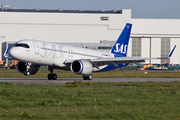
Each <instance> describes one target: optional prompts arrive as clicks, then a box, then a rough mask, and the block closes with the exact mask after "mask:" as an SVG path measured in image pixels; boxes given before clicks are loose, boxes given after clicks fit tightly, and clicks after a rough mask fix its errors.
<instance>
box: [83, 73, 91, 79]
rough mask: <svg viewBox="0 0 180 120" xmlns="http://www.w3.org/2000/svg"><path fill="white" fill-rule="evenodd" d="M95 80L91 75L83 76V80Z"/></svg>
mask: <svg viewBox="0 0 180 120" xmlns="http://www.w3.org/2000/svg"><path fill="white" fill-rule="evenodd" d="M92 79H93V76H92V75H91V74H90V75H83V80H92Z"/></svg>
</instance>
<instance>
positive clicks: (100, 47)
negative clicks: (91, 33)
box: [98, 46, 112, 50]
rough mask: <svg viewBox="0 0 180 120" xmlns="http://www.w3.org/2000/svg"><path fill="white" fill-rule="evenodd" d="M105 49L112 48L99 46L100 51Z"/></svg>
mask: <svg viewBox="0 0 180 120" xmlns="http://www.w3.org/2000/svg"><path fill="white" fill-rule="evenodd" d="M100 49H103V50H111V49H112V48H111V47H104V46H99V47H98V50H100Z"/></svg>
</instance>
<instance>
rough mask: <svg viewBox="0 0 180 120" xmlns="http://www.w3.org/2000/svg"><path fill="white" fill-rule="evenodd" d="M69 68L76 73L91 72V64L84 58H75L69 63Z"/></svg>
mask: <svg viewBox="0 0 180 120" xmlns="http://www.w3.org/2000/svg"><path fill="white" fill-rule="evenodd" d="M70 68H71V71H72V72H73V73H76V74H82V75H90V74H91V72H92V64H91V63H90V62H89V61H86V60H75V61H73V62H72V63H71V66H70Z"/></svg>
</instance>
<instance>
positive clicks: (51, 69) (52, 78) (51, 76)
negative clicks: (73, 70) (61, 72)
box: [47, 67, 57, 80]
mask: <svg viewBox="0 0 180 120" xmlns="http://www.w3.org/2000/svg"><path fill="white" fill-rule="evenodd" d="M48 70H49V71H50V72H51V73H49V74H48V76H47V77H48V80H57V75H56V74H55V73H53V70H54V69H53V68H50V67H49V68H48Z"/></svg>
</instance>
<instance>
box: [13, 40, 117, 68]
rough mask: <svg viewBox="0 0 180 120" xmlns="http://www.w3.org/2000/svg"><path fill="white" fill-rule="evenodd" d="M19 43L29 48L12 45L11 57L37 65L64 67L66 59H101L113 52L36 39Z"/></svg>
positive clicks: (110, 55) (111, 55)
mask: <svg viewBox="0 0 180 120" xmlns="http://www.w3.org/2000/svg"><path fill="white" fill-rule="evenodd" d="M19 43H26V44H28V45H29V47H30V48H22V47H12V48H11V52H12V51H13V55H14V56H13V58H15V59H18V60H19V61H22V62H31V63H34V64H39V65H48V66H58V67H60V68H61V67H62V68H63V67H66V66H65V64H64V63H65V62H66V60H72V61H73V60H78V59H103V58H106V57H109V58H110V57H114V54H112V53H109V52H103V51H97V50H91V49H86V48H78V47H73V46H67V45H62V44H58V43H50V42H45V41H38V40H21V41H18V44H19ZM11 54H12V53H11ZM104 67H106V65H105V66H101V67H100V68H99V69H97V68H93V71H98V70H100V69H102V68H104Z"/></svg>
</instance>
